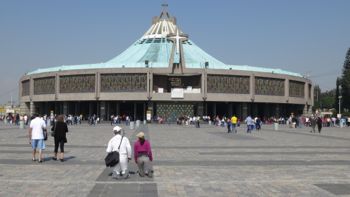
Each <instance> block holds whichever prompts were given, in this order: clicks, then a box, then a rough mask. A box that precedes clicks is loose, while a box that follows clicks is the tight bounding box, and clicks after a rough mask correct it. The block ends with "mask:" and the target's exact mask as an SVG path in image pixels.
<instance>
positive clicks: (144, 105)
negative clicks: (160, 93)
mask: <svg viewBox="0 0 350 197" xmlns="http://www.w3.org/2000/svg"><path fill="white" fill-rule="evenodd" d="M142 106H143V110H142V117H143V120H146V103H145V102H144V103H143V105H142Z"/></svg>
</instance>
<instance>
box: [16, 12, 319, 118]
mask: <svg viewBox="0 0 350 197" xmlns="http://www.w3.org/2000/svg"><path fill="white" fill-rule="evenodd" d="M19 85H20V102H21V110H22V112H23V113H29V114H32V113H34V112H37V113H40V114H50V112H51V111H53V112H54V113H55V114H72V115H80V114H82V115H83V116H85V117H87V116H90V115H92V114H96V115H97V116H100V117H101V118H102V119H104V120H106V119H108V118H109V117H110V115H112V114H114V115H115V114H119V115H129V116H130V117H132V118H133V119H140V120H143V119H145V118H146V114H147V113H149V114H151V116H153V117H154V116H160V117H163V118H167V119H171V120H176V118H177V117H180V116H194V115H196V116H197V115H198V116H202V115H210V116H214V115H226V116H228V115H232V114H236V115H238V116H239V117H240V118H244V117H246V116H247V115H254V116H260V117H271V116H287V115H289V114H290V113H292V112H293V113H295V114H302V113H309V112H310V110H311V106H312V105H313V86H312V83H311V81H310V80H309V79H306V78H304V77H303V76H302V75H300V74H298V73H293V72H288V71H284V70H280V69H270V68H261V67H252V66H238V65H227V64H224V63H222V62H221V61H219V60H217V59H215V58H214V57H212V56H210V55H209V54H207V53H206V52H205V51H203V50H202V49H201V48H199V47H198V46H197V45H196V44H195V43H194V42H193V41H192V40H190V39H189V36H188V35H187V34H185V33H184V32H182V31H181V30H180V28H179V27H178V26H177V24H176V19H175V18H174V17H171V16H170V15H169V13H168V12H167V10H166V9H164V10H163V11H162V13H161V14H160V16H159V17H154V18H153V20H152V25H151V27H150V28H149V29H148V30H147V31H146V33H145V34H144V35H143V36H142V37H141V38H140V39H138V40H137V41H136V42H135V43H133V44H132V45H131V46H130V47H129V48H128V49H126V50H125V51H124V52H123V53H121V54H120V55H118V56H117V57H115V58H113V59H111V60H110V61H107V62H105V63H99V64H84V65H71V66H66V65H65V66H59V67H51V68H46V69H38V70H35V71H33V72H30V73H27V74H25V75H24V76H23V77H22V78H21V79H20V84H19Z"/></svg>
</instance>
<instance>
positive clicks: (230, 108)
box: [227, 103, 233, 117]
mask: <svg viewBox="0 0 350 197" xmlns="http://www.w3.org/2000/svg"><path fill="white" fill-rule="evenodd" d="M227 115H228V117H232V115H233V112H232V103H229V104H228V114H227Z"/></svg>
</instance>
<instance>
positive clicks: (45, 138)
mask: <svg viewBox="0 0 350 197" xmlns="http://www.w3.org/2000/svg"><path fill="white" fill-rule="evenodd" d="M43 135H44V141H46V140H47V130H46V129H43Z"/></svg>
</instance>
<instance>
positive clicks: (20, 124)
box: [19, 120, 24, 129]
mask: <svg viewBox="0 0 350 197" xmlns="http://www.w3.org/2000/svg"><path fill="white" fill-rule="evenodd" d="M19 128H20V129H24V121H23V120H20V121H19Z"/></svg>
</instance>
